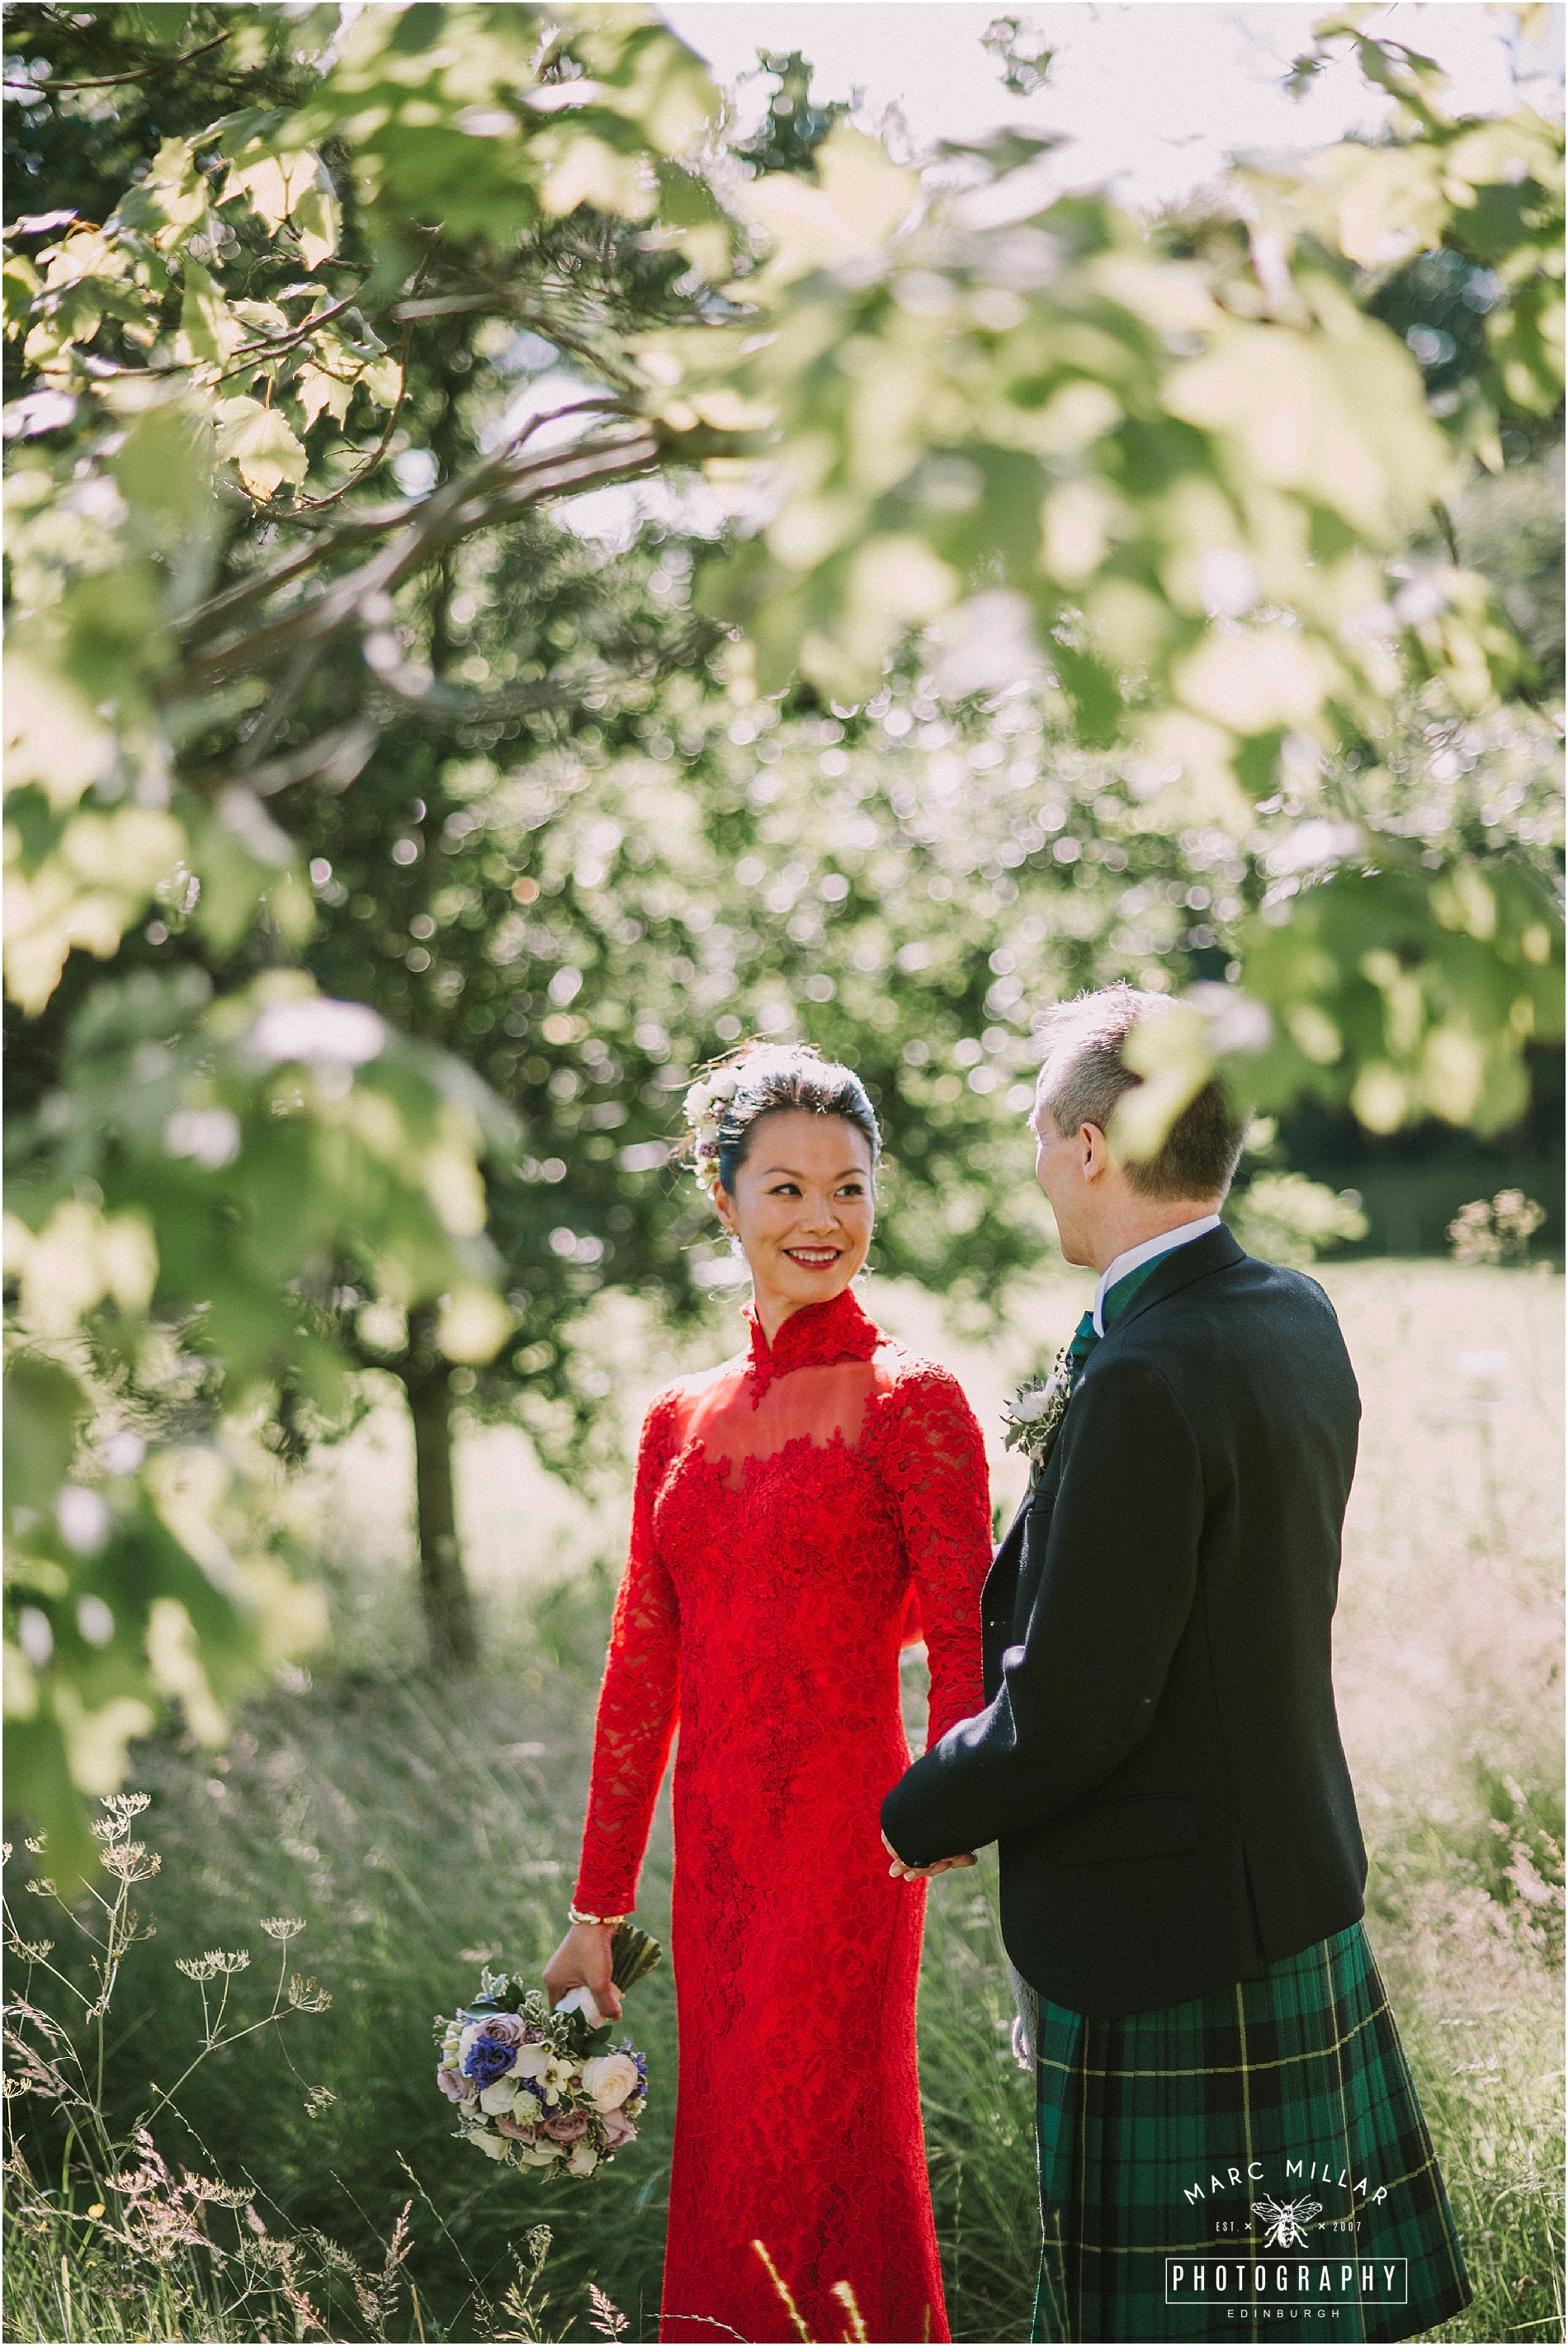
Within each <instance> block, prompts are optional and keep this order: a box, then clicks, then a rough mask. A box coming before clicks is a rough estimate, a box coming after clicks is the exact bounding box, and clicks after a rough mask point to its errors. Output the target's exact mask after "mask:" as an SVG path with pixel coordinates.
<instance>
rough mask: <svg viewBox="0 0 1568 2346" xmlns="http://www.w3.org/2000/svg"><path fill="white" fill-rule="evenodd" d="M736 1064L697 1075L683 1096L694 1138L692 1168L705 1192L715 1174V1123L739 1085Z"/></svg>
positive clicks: (716, 1137)
mask: <svg viewBox="0 0 1568 2346" xmlns="http://www.w3.org/2000/svg"><path fill="white" fill-rule="evenodd" d="M741 1082H742V1075H741V1070H740V1069H739V1068H738V1067H737V1066H728V1067H713V1068H710V1069H709V1071H708V1074H707V1075H706V1076H699V1077H698V1079H697V1082H696V1083H695V1084H693V1085H692V1086H691V1089H690V1090H689V1091H688V1092H687V1096H686V1121H687V1130H688V1131H689V1132H690V1133H691V1136H692V1139H693V1142H694V1144H695V1145H694V1148H693V1151H692V1172H693V1174H694V1176H695V1177H696V1180H697V1188H699V1189H701V1190H702V1191H703V1192H704V1193H705V1194H706V1192H707V1191H708V1189H709V1188H711V1187H712V1185H713V1183H714V1182H715V1181H716V1180H717V1178H718V1127H719V1123H720V1119H721V1117H722V1115H723V1112H724V1110H725V1108H726V1107H728V1105H729V1102H730V1101H731V1100H732V1099H733V1098H734V1097H735V1095H736V1093H737V1092H738V1090H739V1089H740V1086H741Z"/></svg>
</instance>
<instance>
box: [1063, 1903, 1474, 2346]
mask: <svg viewBox="0 0 1568 2346" xmlns="http://www.w3.org/2000/svg"><path fill="white" fill-rule="evenodd" d="M1028 2019H1029V2021H1030V2023H1031V2024H1032V2025H1031V2026H1030V2030H1029V2035H1030V2040H1031V2044H1032V2047H1033V2052H1034V2055H1035V2078H1036V2088H1037V2128H1038V2147H1039V2157H1040V2197H1041V2212H1042V2216H1043V2219H1044V2255H1043V2259H1042V2265H1041V2281H1040V2294H1039V2298H1038V2300H1037V2303H1036V2307H1035V2317H1034V2327H1033V2336H1034V2337H1035V2338H1036V2339H1041V2340H1051V2341H1095V2340H1105V2341H1164V2340H1173V2341H1187V2340H1193V2341H1197V2340H1208V2339H1232V2340H1240V2339H1265V2340H1268V2339H1278V2338H1284V2337H1289V2336H1294V2337H1301V2336H1303V2335H1305V2336H1308V2337H1316V2338H1320V2339H1325V2340H1331V2341H1335V2346H1339V2341H1382V2340H1390V2341H1391V2340H1397V2339H1402V2338H1411V2337H1415V2336H1417V2335H1418V2334H1419V2333H1420V2331H1424V2330H1430V2329H1431V2328H1432V2327H1433V2326H1434V2325H1435V2324H1436V2323H1438V2322H1440V2321H1446V2320H1447V2319H1448V2318H1449V2317H1450V2316H1451V2315H1452V2314H1454V2313H1457V2312H1458V2311H1459V2310H1461V2308H1462V2307H1463V2306H1465V2305H1467V2304H1468V2303H1469V2302H1470V2299H1471V2288H1470V2283H1469V2281H1468V2280H1467V2278H1466V2275H1465V2270H1464V2264H1463V2259H1462V2258H1461V2252H1460V2244H1459V2235H1458V2232H1457V2229H1456V2228H1455V2225H1454V2220H1453V2216H1452V2213H1451V2209H1450V2208H1449V2203H1448V2197H1447V2194H1446V2193H1445V2191H1444V2189H1443V2185H1442V2178H1441V2174H1440V2173H1439V2171H1438V2165H1437V2160H1436V2157H1435V2156H1434V2154H1433V2150H1432V2146H1431V2137H1430V2135H1429V2134H1428V2132H1427V2128H1426V2122H1425V2120H1424V2119H1423V2117H1422V2116H1421V2112H1420V2103H1419V2102H1418V2100H1417V2097H1416V2091H1415V2086H1414V2084H1413V2081H1412V2080H1411V2077H1410V2069H1409V2066H1407V2064H1406V2061H1405V2057H1404V2053H1403V2049H1402V2047H1401V2046H1400V2039H1399V2032H1398V2030H1397V2029H1396V2027H1395V2025H1394V2019H1393V2015H1392V2013H1391V2012H1390V2009H1389V2004H1388V1998H1387V1996H1386V1994H1384V1990H1383V1984H1382V1981H1381V1979H1380V1977H1379V1974H1378V1968H1377V1964H1376V1963H1375V1962H1374V1960H1373V1957H1372V1952H1371V1949H1370V1947H1369V1945H1368V1943H1367V1939H1366V1934H1365V1933H1364V1932H1363V1930H1362V1928H1361V1926H1360V1924H1359V1923H1356V1924H1354V1925H1352V1927H1351V1928H1350V1929H1349V1930H1348V1931H1340V1932H1339V1933H1336V1935H1335V1936H1334V1937H1332V1938H1330V1939H1326V1940H1323V1941H1322V1942H1321V1943H1319V1944H1318V1945H1316V1946H1313V1947H1308V1948H1307V1949H1306V1950H1304V1951H1303V1953H1300V1954H1297V1955H1291V1956H1288V1957H1287V1958H1286V1959H1285V1960H1284V1961H1283V1962H1280V1963H1277V1964H1271V1965H1270V1966H1269V1968H1268V1970H1267V1971H1266V1972H1264V1973H1262V1974H1259V1975H1258V1976H1257V1977H1256V1978H1254V1979H1250V1980H1246V1981H1243V1982H1242V1983H1240V1984H1238V1985H1237V1986H1235V1987H1230V1988H1224V1989H1220V1990H1217V1991H1216V1992H1215V1993H1214V1994H1209V1995H1205V1996H1197V1997H1195V1998H1194V1999H1193V2000H1192V2001H1191V2002H1190V2003H1187V2004H1175V2005H1172V2006H1170V2007H1169V2008H1168V2009H1166V2010H1162V2011H1157V2012H1139V2013H1134V2014H1132V2015H1128V2016H1127V2017H1125V2018H1123V2019H1119V2020H1094V2019H1089V2018H1085V2017H1084V2015H1082V2014H1080V2013H1073V2012H1066V2011H1064V2010H1063V2009H1062V2007H1061V2006H1060V2005H1057V2004H1051V2003H1049V2002H1047V2001H1045V2000H1044V1999H1042V2000H1041V2001H1040V2003H1039V2004H1038V2008H1037V2012H1036V2013H1031V2014H1029V2015H1028Z"/></svg>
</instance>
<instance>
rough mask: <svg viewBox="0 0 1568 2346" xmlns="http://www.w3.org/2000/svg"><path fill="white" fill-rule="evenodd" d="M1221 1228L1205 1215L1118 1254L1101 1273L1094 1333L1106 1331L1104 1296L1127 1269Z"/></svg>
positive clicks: (1216, 1220)
mask: <svg viewBox="0 0 1568 2346" xmlns="http://www.w3.org/2000/svg"><path fill="white" fill-rule="evenodd" d="M1223 1227H1224V1225H1223V1224H1222V1222H1221V1221H1220V1219H1219V1216H1218V1215H1217V1214H1205V1215H1204V1216H1203V1218H1202V1219H1201V1220H1199V1221H1196V1222H1178V1223H1177V1225H1176V1229H1174V1230H1162V1231H1161V1232H1160V1234H1159V1236H1158V1238H1157V1239H1145V1240H1144V1242H1143V1244H1142V1246H1135V1247H1129V1248H1128V1249H1127V1250H1126V1253H1125V1254H1119V1255H1118V1256H1117V1257H1116V1260H1115V1262H1113V1263H1111V1264H1110V1265H1109V1266H1108V1267H1107V1268H1106V1269H1105V1270H1103V1271H1102V1272H1101V1273H1100V1284H1099V1285H1098V1287H1096V1288H1095V1335H1096V1336H1103V1335H1104V1334H1105V1318H1104V1313H1105V1298H1106V1296H1107V1295H1108V1294H1109V1293H1110V1291H1111V1290H1112V1288H1113V1287H1115V1284H1116V1281H1117V1280H1121V1279H1125V1277H1126V1276H1127V1273H1128V1272H1129V1271H1130V1270H1141V1269H1142V1267H1143V1265H1144V1264H1145V1262H1153V1261H1154V1260H1155V1258H1156V1255H1162V1254H1169V1253H1171V1251H1172V1250H1173V1249H1175V1248H1176V1247H1184V1246H1190V1245H1191V1244H1192V1242H1193V1240H1194V1239H1206V1238H1207V1236H1208V1234H1209V1232H1210V1230H1217V1229H1223Z"/></svg>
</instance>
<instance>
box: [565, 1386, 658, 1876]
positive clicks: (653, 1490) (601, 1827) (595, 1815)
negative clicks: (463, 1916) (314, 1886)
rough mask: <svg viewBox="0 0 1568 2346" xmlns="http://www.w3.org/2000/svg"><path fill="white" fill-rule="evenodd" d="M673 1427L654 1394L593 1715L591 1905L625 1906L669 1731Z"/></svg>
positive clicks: (585, 1868) (588, 1848)
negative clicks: (668, 1478) (666, 1482)
mask: <svg viewBox="0 0 1568 2346" xmlns="http://www.w3.org/2000/svg"><path fill="white" fill-rule="evenodd" d="M676 1443H677V1423H676V1416H675V1406H674V1398H673V1396H672V1395H670V1394H660V1396H659V1398H658V1399H657V1401H656V1402H655V1403H654V1404H653V1406H652V1408H651V1409H650V1410H649V1411H648V1413H647V1418H646V1419H645V1420H644V1422H643V1432H642V1442H641V1444H640V1446H639V1449H638V1453H637V1475H636V1495H635V1497H634V1500H633V1505H632V1535H631V1548H630V1554H629V1556H628V1558H627V1563H626V1576H625V1578H624V1579H623V1580H622V1582H621V1586H620V1594H619V1596H617V1597H616V1611H615V1619H614V1622H613V1624H612V1626H611V1629H610V1650H609V1657H608V1659H607V1660H606V1665H605V1678H604V1684H603V1686H602V1687H601V1688H600V1689H599V1708H598V1714H597V1717H596V1720H595V1723H594V1769H593V1779H592V1782H591V1784H590V1786H589V1791H588V1817H587V1822H586V1824H585V1826H584V1829H583V1859H582V1864H581V1867H580V1868H579V1871H578V1874H577V1889H576V1900H575V1902H576V1903H577V1904H578V1905H579V1906H581V1907H582V1908H584V1909H585V1911H586V1912H587V1913H591V1914H626V1913H630V1912H631V1909H632V1906H633V1904H634V1902H635V1901H636V1887H637V1874H638V1872H639V1871H640V1869H641V1866H642V1862H643V1851H645V1849H646V1848H647V1838H648V1828H649V1826H650V1824H651V1823H652V1821H653V1811H654V1802H655V1800H657V1797H658V1788H659V1780H660V1779H661V1777H662V1776H663V1774H664V1770H665V1762H666V1761H667V1759H668V1758H669V1747H670V1743H671V1741H672V1739H673V1738H674V1735H675V1727H676V1716H677V1705H678V1697H679V1688H680V1617H679V1609H678V1607H677V1602H676V1594H675V1588H674V1585H673V1584H672V1582H671V1580H670V1576H669V1574H668V1573H667V1570H666V1569H665V1566H664V1565H663V1564H662V1563H661V1562H660V1560H659V1556H658V1549H657V1541H656V1538H655V1533H654V1519H653V1509H654V1500H655V1497H656V1495H657V1491H658V1486H659V1484H660V1482H661V1481H662V1479H663V1477H664V1474H665V1470H666V1468H667V1466H668V1464H669V1461H670V1458H671V1456H672V1455H673V1454H674V1451H675V1447H676Z"/></svg>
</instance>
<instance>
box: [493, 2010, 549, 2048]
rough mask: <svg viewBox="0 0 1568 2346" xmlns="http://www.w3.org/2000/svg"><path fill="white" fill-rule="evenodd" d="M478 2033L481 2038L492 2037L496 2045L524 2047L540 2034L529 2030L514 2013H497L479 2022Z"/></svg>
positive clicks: (536, 2030)
mask: <svg viewBox="0 0 1568 2346" xmlns="http://www.w3.org/2000/svg"><path fill="white" fill-rule="evenodd" d="M479 2033H480V2035H482V2036H494V2039H495V2042H496V2043H497V2045H526V2044H528V2043H529V2042H530V2041H531V2040H532V2039H534V2038H536V2037H537V2036H538V2035H540V2033H541V2032H540V2031H539V2030H538V2029H537V2028H530V2027H529V2026H528V2024H527V2022H526V2021H524V2020H520V2019H519V2018H518V2016H517V2015H516V2014H515V2013H514V2012H497V2013H494V2014H492V2015H491V2016H490V2018H489V2019H487V2020H483V2021H481V2023H480V2025H479Z"/></svg>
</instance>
